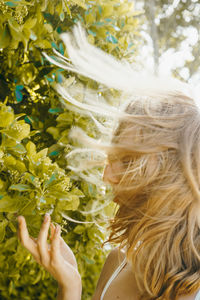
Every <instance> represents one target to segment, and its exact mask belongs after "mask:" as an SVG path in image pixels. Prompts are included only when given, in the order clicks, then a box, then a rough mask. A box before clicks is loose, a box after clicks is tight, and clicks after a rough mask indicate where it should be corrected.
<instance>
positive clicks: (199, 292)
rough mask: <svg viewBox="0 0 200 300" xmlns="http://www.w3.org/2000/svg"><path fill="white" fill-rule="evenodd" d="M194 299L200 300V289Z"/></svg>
mask: <svg viewBox="0 0 200 300" xmlns="http://www.w3.org/2000/svg"><path fill="white" fill-rule="evenodd" d="M194 300H200V290H199V291H198V293H197V294H196V297H195V298H194Z"/></svg>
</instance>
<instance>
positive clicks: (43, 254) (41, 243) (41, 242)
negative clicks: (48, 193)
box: [37, 214, 50, 266]
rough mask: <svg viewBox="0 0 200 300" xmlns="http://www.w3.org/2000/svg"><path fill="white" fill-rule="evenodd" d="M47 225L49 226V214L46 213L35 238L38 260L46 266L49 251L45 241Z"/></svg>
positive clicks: (47, 230)
mask: <svg viewBox="0 0 200 300" xmlns="http://www.w3.org/2000/svg"><path fill="white" fill-rule="evenodd" d="M49 226H50V215H49V214H46V215H45V217H44V221H43V223H42V226H41V229H40V232H39V235H38V239H37V245H38V250H39V253H40V260H41V263H42V264H43V265H44V266H47V265H48V263H49V251H48V243H47V237H48V232H49Z"/></svg>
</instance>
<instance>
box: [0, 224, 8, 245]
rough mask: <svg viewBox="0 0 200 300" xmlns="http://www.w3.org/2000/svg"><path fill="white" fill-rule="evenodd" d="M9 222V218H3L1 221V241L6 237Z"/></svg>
mask: <svg viewBox="0 0 200 300" xmlns="http://www.w3.org/2000/svg"><path fill="white" fill-rule="evenodd" d="M7 224H8V220H3V221H2V222H0V243H1V242H3V240H4V237H5V229H6V226H7Z"/></svg>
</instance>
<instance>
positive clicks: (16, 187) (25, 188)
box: [9, 183, 32, 192]
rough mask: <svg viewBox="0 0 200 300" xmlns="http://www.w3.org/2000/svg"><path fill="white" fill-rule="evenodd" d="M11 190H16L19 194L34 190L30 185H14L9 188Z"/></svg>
mask: <svg viewBox="0 0 200 300" xmlns="http://www.w3.org/2000/svg"><path fill="white" fill-rule="evenodd" d="M9 190H15V191H19V192H24V191H30V190H32V187H31V186H30V185H28V184H21V183H19V184H13V185H11V186H10V187H9Z"/></svg>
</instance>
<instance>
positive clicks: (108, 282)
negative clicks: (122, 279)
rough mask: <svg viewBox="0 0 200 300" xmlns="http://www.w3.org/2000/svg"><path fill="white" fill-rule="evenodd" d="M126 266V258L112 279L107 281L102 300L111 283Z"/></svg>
mask: <svg viewBox="0 0 200 300" xmlns="http://www.w3.org/2000/svg"><path fill="white" fill-rule="evenodd" d="M125 264H126V257H125V258H124V260H123V261H122V263H121V264H120V265H119V267H118V268H117V269H116V270H115V272H114V273H113V274H112V276H111V277H110V279H109V280H108V281H107V283H106V285H105V286H104V289H103V292H102V294H101V298H100V300H103V297H104V295H105V293H106V291H107V289H108V287H109V286H110V284H111V282H112V281H113V280H114V279H115V277H116V276H117V275H118V274H119V272H120V271H121V270H122V269H123V267H124V266H125Z"/></svg>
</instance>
